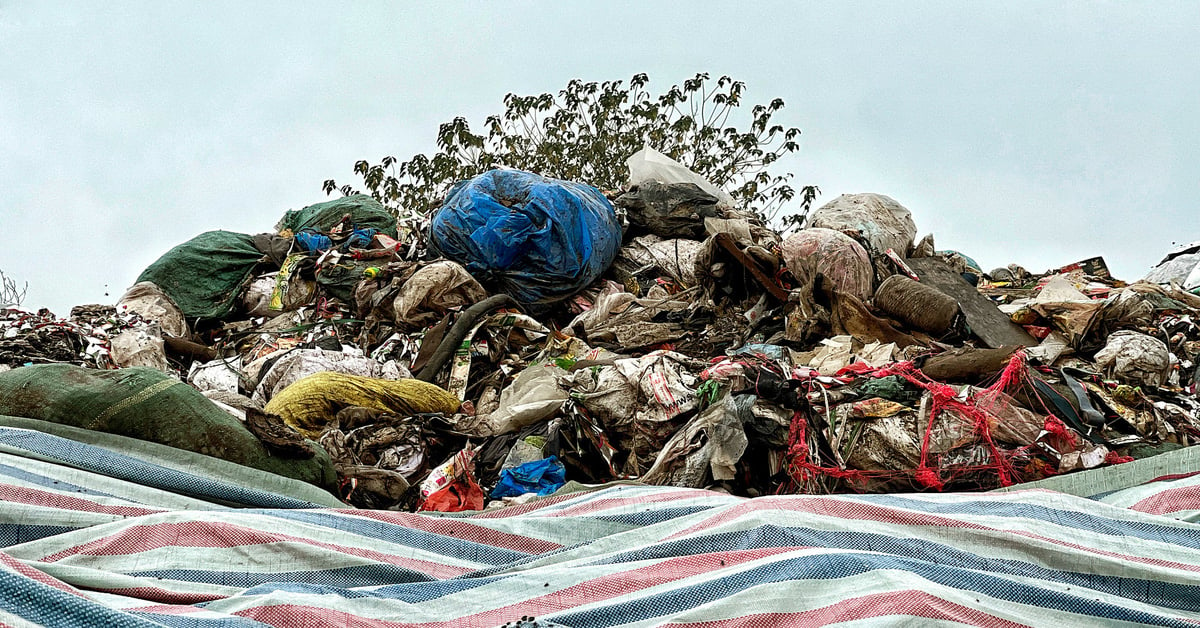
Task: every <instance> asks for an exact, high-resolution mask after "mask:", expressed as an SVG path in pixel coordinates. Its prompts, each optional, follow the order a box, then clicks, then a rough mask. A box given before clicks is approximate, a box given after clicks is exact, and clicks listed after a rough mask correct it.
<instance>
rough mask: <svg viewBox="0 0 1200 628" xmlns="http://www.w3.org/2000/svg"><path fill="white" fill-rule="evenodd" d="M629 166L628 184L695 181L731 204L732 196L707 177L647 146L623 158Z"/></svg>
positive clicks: (701, 187) (727, 203) (724, 201)
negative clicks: (627, 157)
mask: <svg viewBox="0 0 1200 628" xmlns="http://www.w3.org/2000/svg"><path fill="white" fill-rule="evenodd" d="M625 165H626V166H628V167H629V185H631V186H632V185H637V184H639V183H641V182H643V181H660V182H662V183H695V184H696V185H698V186H700V189H701V190H704V191H705V192H708V193H709V194H712V195H713V196H715V197H717V199H718V200H720V201H721V202H722V203H724V204H726V205H729V206H733V197H732V196H730V195H729V194H727V193H726V192H725V191H724V190H722V189H721V188H719V187H717V186H715V185H713V184H712V183H711V182H710V181H709V180H708V179H705V178H704V177H702V176H700V175H698V174H696V173H695V172H692V171H691V170H689V169H688V168H687V166H685V165H683V164H681V163H679V162H678V161H675V160H674V159H671V158H670V157H667V156H666V155H664V154H662V153H660V152H658V151H656V150H654V149H653V148H650V147H649V146H647V147H645V148H643V149H642V150H639V151H638V152H636V153H634V154H633V155H632V156H631V157H630V158H629V159H626V160H625Z"/></svg>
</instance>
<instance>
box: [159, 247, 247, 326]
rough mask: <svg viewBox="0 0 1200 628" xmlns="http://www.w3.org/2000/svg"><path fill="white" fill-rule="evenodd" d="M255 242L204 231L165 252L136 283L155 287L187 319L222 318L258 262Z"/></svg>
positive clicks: (230, 307)
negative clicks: (150, 284) (147, 282)
mask: <svg viewBox="0 0 1200 628" xmlns="http://www.w3.org/2000/svg"><path fill="white" fill-rule="evenodd" d="M256 241H257V240H256V238H255V237H254V236H251V235H246V234H244V233H234V232H232V231H208V232H205V233H202V234H200V235H198V236H196V237H194V238H192V239H191V240H188V241H187V242H184V243H183V244H180V245H179V246H176V247H175V248H173V249H171V250H170V251H167V252H166V254H164V255H163V256H162V257H160V258H158V260H157V261H155V262H154V263H153V264H151V265H150V266H148V267H147V268H146V270H144V271H142V274H141V276H140V277H138V283H141V282H143V281H149V282H151V283H153V284H154V285H156V286H158V287H159V288H160V289H161V290H162V291H163V292H164V293H165V294H166V295H167V296H168V297H170V299H171V300H172V301H174V302H175V304H176V305H178V306H179V309H180V311H182V312H183V315H184V316H186V317H188V318H224V317H225V315H227V314H229V311H230V310H231V309H232V308H233V304H234V303H235V302H236V301H237V299H238V295H239V293H240V292H241V289H242V287H243V285H245V284H246V282H247V281H248V280H249V278H250V275H251V273H253V272H254V268H255V267H256V266H258V263H259V261H260V260H262V258H263V255H264V252H263V251H262V250H260V249H259V247H258V246H256Z"/></svg>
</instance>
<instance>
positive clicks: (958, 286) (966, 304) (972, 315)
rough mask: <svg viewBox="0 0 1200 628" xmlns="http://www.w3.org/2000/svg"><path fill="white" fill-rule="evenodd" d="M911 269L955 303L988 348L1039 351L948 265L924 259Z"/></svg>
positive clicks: (1017, 327) (1001, 313)
mask: <svg viewBox="0 0 1200 628" xmlns="http://www.w3.org/2000/svg"><path fill="white" fill-rule="evenodd" d="M906 261H907V262H908V265H909V266H910V267H911V268H912V269H913V270H914V271H916V273H917V276H919V277H920V278H921V282H922V283H925V284H928V285H930V286H933V287H934V288H937V289H938V290H941V291H942V292H944V293H946V294H947V295H949V296H950V297H952V298H953V299H954V300H955V301H958V307H959V309H960V310H962V313H963V316H965V317H966V319H967V326H968V327H970V328H971V333H973V334H975V335H976V336H977V337H979V339H980V340H982V341H983V343H984V344H986V345H987V346H989V347H991V348H993V349H996V348H999V347H1003V346H1005V345H1021V346H1024V347H1036V346H1037V345H1038V341H1037V340H1034V338H1033V336H1030V335H1029V333H1028V332H1026V331H1025V330H1024V329H1023V328H1022V327H1021V326H1020V325H1018V324H1016V323H1014V322H1012V320H1010V319H1009V318H1008V315H1007V314H1005V313H1004V312H1001V311H1000V308H997V307H996V304H995V303H993V302H992V301H991V300H990V299H988V298H987V297H985V296H983V295H982V294H979V291H978V290H976V289H975V286H972V285H971V284H970V283H968V282H967V280H966V279H963V277H962V275H960V274H958V273H956V272H954V269H952V268H950V266H949V265H947V264H946V263H945V262H943V261H941V260H939V259H937V258H934V257H922V258H918V259H910V260H906Z"/></svg>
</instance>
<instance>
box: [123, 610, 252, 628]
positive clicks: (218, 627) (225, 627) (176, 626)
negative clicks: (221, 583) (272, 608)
mask: <svg viewBox="0 0 1200 628" xmlns="http://www.w3.org/2000/svg"><path fill="white" fill-rule="evenodd" d="M129 614H130V615H133V616H134V617H140V618H143V619H147V620H150V621H153V622H155V623H154V625H155V626H166V627H167V628H275V627H274V626H271V625H270V624H264V623H262V622H260V621H255V620H253V619H249V618H247V617H237V616H230V617H196V616H195V615H167V614H163V613H143V612H140V611H130V612H129Z"/></svg>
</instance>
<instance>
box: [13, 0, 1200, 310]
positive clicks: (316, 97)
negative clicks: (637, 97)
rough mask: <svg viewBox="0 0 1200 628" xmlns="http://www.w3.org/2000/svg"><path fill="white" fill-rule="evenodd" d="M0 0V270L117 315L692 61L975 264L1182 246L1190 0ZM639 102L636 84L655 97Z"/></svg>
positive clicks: (1192, 226) (1198, 83)
mask: <svg viewBox="0 0 1200 628" xmlns="http://www.w3.org/2000/svg"><path fill="white" fill-rule="evenodd" d="M246 4H249V3H243V2H235V3H229V4H224V5H222V4H219V3H216V2H203V3H192V4H184V3H162V2H153V3H151V2H146V3H119V2H118V3H107V2H106V3H93V2H86V3H85V2H78V3H57V4H51V3H44V2H24V1H17V0H0V235H2V236H3V243H2V245H0V270H3V271H4V272H5V273H6V274H7V275H9V276H11V277H14V278H16V279H17V280H19V281H21V282H25V281H28V282H29V294H28V297H27V299H26V302H25V305H26V306H30V307H38V306H48V307H50V308H51V309H53V310H54V311H55V312H56V313H58V314H60V315H65V314H66V313H67V311H68V310H69V309H70V307H71V306H72V305H75V304H80V303H95V302H100V303H112V302H115V300H116V299H117V298H119V297H120V295H121V293H122V292H123V291H124V290H125V288H127V287H128V286H129V285H131V284H132V283H133V282H134V281H135V280H136V278H137V276H138V275H139V274H140V273H141V271H142V269H143V268H145V267H146V266H147V265H148V264H150V263H151V262H153V261H154V260H155V259H156V258H157V257H158V256H159V255H161V254H162V253H164V252H165V251H167V250H168V249H170V248H171V247H172V246H174V245H176V244H178V243H180V242H183V241H185V240H187V239H189V238H191V237H193V236H195V235H197V234H198V233H200V232H202V231H207V230H211V229H228V230H232V231H241V232H247V233H257V232H263V231H270V230H271V229H272V227H273V226H274V225H275V223H276V221H277V220H278V219H279V217H280V216H281V215H282V214H283V212H284V211H285V210H287V209H293V208H299V207H302V206H305V205H309V204H312V203H316V202H320V201H323V200H326V198H327V197H325V195H324V193H323V192H322V190H321V183H322V182H323V181H324V180H325V179H329V178H334V179H337V180H338V181H339V183H346V182H352V181H353V179H354V176H353V173H352V166H353V164H354V162H355V161H356V160H358V159H364V158H365V159H369V160H371V161H377V160H378V159H379V158H380V157H382V156H384V155H395V156H397V157H399V158H401V159H405V158H407V157H409V156H411V155H413V154H414V153H418V152H428V151H430V150H431V149H433V147H434V136H435V132H436V129H437V125H438V123H440V122H444V121H447V120H450V119H451V118H453V117H454V116H458V115H462V116H466V117H467V118H468V119H469V120H470V121H472V122H473V123H475V124H479V123H481V122H482V120H483V118H484V117H486V116H487V115H489V114H494V113H499V112H501V111H502V109H503V105H502V99H503V97H504V95H505V94H506V93H509V92H516V93H519V94H532V93H541V92H545V91H556V90H558V89H560V88H562V87H563V86H564V85H565V84H566V83H567V81H569V80H570V79H572V78H581V79H585V80H609V79H626V80H627V79H628V78H629V77H630V76H632V75H633V74H635V73H638V72H646V73H648V74H649V75H650V79H651V85H650V87H651V89H652V90H661V89H665V88H667V87H669V86H670V85H672V84H675V83H677V82H679V81H681V80H683V79H685V78H688V77H690V76H692V75H693V74H695V73H696V72H700V71H705V72H710V73H711V74H713V75H714V76H719V75H721V74H729V75H731V76H733V77H734V78H736V79H739V80H742V81H745V82H746V83H747V86H748V87H747V92H746V97H747V100H748V101H751V102H766V101H769V100H770V99H771V98H774V97H781V98H783V99H784V101H785V102H786V103H787V106H786V107H785V108H784V110H783V111H782V112H781V113H780V114H779V115H778V121H779V122H781V123H783V124H786V125H788V126H798V127H800V128H801V129H803V132H804V133H803V135H802V136H801V150H800V153H799V154H798V155H797V156H795V157H794V158H791V159H789V160H787V161H786V162H781V165H782V166H783V167H784V168H785V169H787V170H790V171H792V172H794V173H795V175H796V176H795V180H794V182H795V183H796V184H798V185H802V184H815V185H818V186H820V188H821V190H822V192H823V194H822V197H821V198H820V199H819V200H818V205H820V204H824V203H825V202H827V201H829V200H831V199H833V198H835V197H836V196H837V195H839V194H842V193H857V192H878V193H882V194H887V195H889V196H891V197H893V198H895V199H896V200H897V201H899V202H900V203H901V204H903V205H904V206H906V207H907V208H909V209H910V210H911V211H912V212H913V216H914V219H915V221H916V223H917V227H918V229H919V230H920V233H922V234H924V233H928V232H933V233H934V235H935V238H936V241H937V244H938V247H939V248H953V249H956V250H959V251H962V252H964V253H966V254H968V255H970V256H972V257H974V258H975V259H977V260H978V261H979V262H980V264H982V265H983V266H984V267H985V270H986V269H990V268H992V267H995V266H1001V265H1005V264H1008V263H1012V262H1016V263H1020V264H1023V265H1025V266H1027V267H1029V268H1030V269H1031V270H1035V271H1041V270H1045V269H1047V268H1050V267H1057V266H1061V265H1064V264H1067V263H1069V262H1073V261H1077V260H1079V259H1082V258H1086V257H1090V256H1093V255H1103V256H1104V257H1105V259H1106V260H1107V261H1108V263H1109V265H1110V267H1111V268H1112V269H1113V271H1114V273H1115V274H1116V275H1117V276H1118V277H1120V278H1123V279H1126V280H1134V279H1137V278H1139V277H1141V276H1142V275H1143V274H1145V272H1146V270H1147V269H1148V268H1149V267H1150V266H1151V265H1153V264H1154V263H1156V262H1157V261H1158V260H1159V259H1160V258H1161V257H1162V255H1163V253H1164V252H1166V251H1167V250H1169V249H1170V248H1172V245H1173V243H1177V242H1178V243H1184V242H1190V241H1192V240H1200V209H1198V207H1197V201H1198V199H1200V43H1198V40H1200V37H1198V36H1197V33H1200V2H1188V3H1179V4H1172V3H1167V2H1152V3H1103V2H1085V3H1057V2H1028V3H1014V2H1009V3H983V2H948V3H935V2H922V3H913V2H904V3H884V2H871V3H849V2H832V3H815V2H806V3H801V2H783V3H748V2H747V3H741V2H738V3H734V2H711V3H709V2H697V1H695V0H693V1H690V2H680V3H674V4H671V3H656V2H651V3H646V2H630V3H621V2H611V1H606V2H594V3H549V2H547V3H504V2H497V3H469V4H463V3H453V2H438V3H436V4H416V3H410V2H403V3H382V2H378V3H353V4H352V6H351V8H349V9H342V8H338V9H334V8H330V5H329V4H328V3H321V4H317V3H312V4H306V3H303V2H281V3H277V4H275V5H274V6H270V5H268V8H254V9H247V8H246V6H244V5H246ZM654 93H658V92H657V91H655V92H654Z"/></svg>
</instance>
